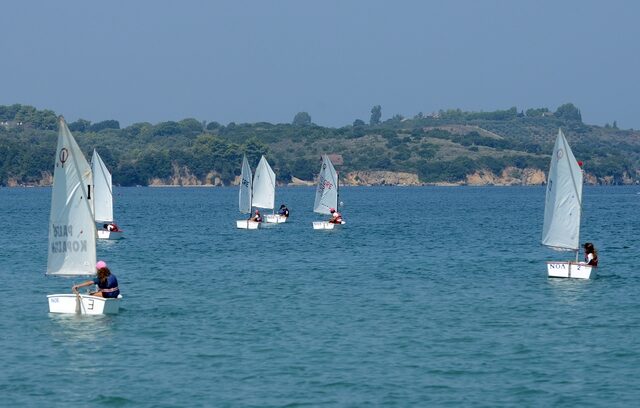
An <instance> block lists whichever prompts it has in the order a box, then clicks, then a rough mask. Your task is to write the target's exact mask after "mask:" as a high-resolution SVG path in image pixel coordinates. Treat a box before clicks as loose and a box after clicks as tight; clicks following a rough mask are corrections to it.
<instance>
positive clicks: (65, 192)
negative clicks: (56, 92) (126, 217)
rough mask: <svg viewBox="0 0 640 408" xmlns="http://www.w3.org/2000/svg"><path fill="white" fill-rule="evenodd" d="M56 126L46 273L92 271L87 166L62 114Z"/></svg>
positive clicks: (93, 234)
mask: <svg viewBox="0 0 640 408" xmlns="http://www.w3.org/2000/svg"><path fill="white" fill-rule="evenodd" d="M58 126H59V131H58V147H57V148H56V160H55V169H54V172H53V189H52V192H51V215H50V220H49V256H48V260H47V274H48V275H66V276H81V275H94V274H95V264H96V225H95V222H94V220H93V200H92V198H93V188H92V184H93V177H92V174H91V167H90V166H89V163H87V160H86V159H85V157H84V155H83V154H82V151H81V150H80V147H79V146H78V144H77V143H76V141H75V139H74V138H73V136H72V135H71V132H70V131H69V128H68V127H67V124H66V123H65V121H64V118H62V117H60V118H59V120H58Z"/></svg>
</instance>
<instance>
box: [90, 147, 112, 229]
mask: <svg viewBox="0 0 640 408" xmlns="http://www.w3.org/2000/svg"><path fill="white" fill-rule="evenodd" d="M91 169H92V170H93V184H94V186H95V188H94V191H95V193H94V197H93V202H94V209H95V220H96V222H98V223H111V222H113V192H112V185H111V173H109V170H108V169H107V166H106V165H105V164H104V162H103V161H102V158H101V157H100V155H99V154H98V152H97V151H96V150H95V149H94V150H93V157H91Z"/></svg>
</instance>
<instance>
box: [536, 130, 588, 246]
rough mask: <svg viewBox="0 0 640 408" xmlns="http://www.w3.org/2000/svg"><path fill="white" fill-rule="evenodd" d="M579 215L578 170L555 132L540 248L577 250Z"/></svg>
mask: <svg viewBox="0 0 640 408" xmlns="http://www.w3.org/2000/svg"><path fill="white" fill-rule="evenodd" d="M581 212H582V169H581V168H580V166H579V165H578V162H577V161H576V158H575V157H574V156H573V152H572V151H571V148H570V147H569V143H567V139H566V138H565V137H564V134H563V133H562V130H558V137H557V139H556V144H555V146H554V148H553V156H552V158H551V167H550V169H549V178H548V180H547V194H546V201H545V208H544V226H543V229H542V245H546V246H548V247H551V248H553V249H556V250H563V251H577V250H578V249H579V247H580V216H581Z"/></svg>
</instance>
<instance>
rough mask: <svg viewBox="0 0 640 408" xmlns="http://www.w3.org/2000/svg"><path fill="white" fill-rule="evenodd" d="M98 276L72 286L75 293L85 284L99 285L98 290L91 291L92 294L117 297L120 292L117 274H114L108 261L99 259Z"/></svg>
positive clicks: (97, 265)
mask: <svg viewBox="0 0 640 408" xmlns="http://www.w3.org/2000/svg"><path fill="white" fill-rule="evenodd" d="M96 271H97V276H96V277H95V278H94V279H91V280H88V281H86V282H82V283H80V284H78V285H74V286H72V287H71V289H72V290H73V292H74V293H78V289H79V288H82V287H84V286H91V285H98V290H97V291H95V292H92V293H89V294H90V295H92V296H98V297H103V298H117V297H118V295H119V294H120V289H118V279H117V278H116V275H114V274H112V273H111V271H110V270H109V268H107V263H106V262H105V261H98V263H96Z"/></svg>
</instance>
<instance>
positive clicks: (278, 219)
mask: <svg viewBox="0 0 640 408" xmlns="http://www.w3.org/2000/svg"><path fill="white" fill-rule="evenodd" d="M264 220H265V221H266V222H268V223H271V224H282V223H283V222H287V217H285V216H284V215H280V214H267V215H265V217H264Z"/></svg>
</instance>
